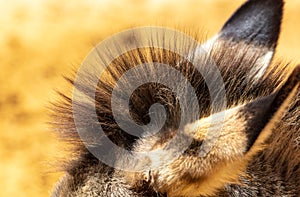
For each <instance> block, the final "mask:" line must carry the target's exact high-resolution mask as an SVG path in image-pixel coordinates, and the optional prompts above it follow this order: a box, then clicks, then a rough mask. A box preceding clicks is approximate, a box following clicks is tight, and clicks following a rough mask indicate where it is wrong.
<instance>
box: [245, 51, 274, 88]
mask: <svg viewBox="0 0 300 197" xmlns="http://www.w3.org/2000/svg"><path fill="white" fill-rule="evenodd" d="M273 55H274V51H268V52H267V53H266V54H265V55H263V56H261V57H260V58H259V59H258V60H257V62H256V64H255V65H254V67H253V68H252V69H251V71H250V73H249V75H248V76H249V78H250V80H251V81H252V82H253V83H257V82H258V81H259V80H260V79H261V78H262V77H263V76H264V74H265V72H266V70H267V69H268V67H269V65H270V63H271V61H272V58H273Z"/></svg>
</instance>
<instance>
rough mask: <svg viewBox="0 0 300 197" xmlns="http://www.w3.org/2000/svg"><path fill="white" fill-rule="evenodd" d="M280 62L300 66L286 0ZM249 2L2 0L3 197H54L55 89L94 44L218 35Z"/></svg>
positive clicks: (295, 26) (299, 16) (298, 39)
mask: <svg viewBox="0 0 300 197" xmlns="http://www.w3.org/2000/svg"><path fill="white" fill-rule="evenodd" d="M286 1H287V3H286V9H285V16H284V20H283V28H282V35H281V37H280V42H279V48H278V53H277V57H283V58H284V59H286V60H293V61H295V62H300V55H299V51H300V25H299V21H300V12H299V10H300V1H299V0H286ZM242 2H243V0H232V1H229V0H185V1H179V0H177V1H171V0H152V1H150V0H120V1H109V0H102V1H100V0H98V1H96V0H95V1H92V0H72V1H67V0H45V1H34V0H12V1H5V0H2V1H1V0H0V185H1V189H0V196H49V194H50V190H51V187H52V185H53V183H54V182H55V181H56V180H57V178H58V176H59V174H58V173H49V172H51V171H53V169H54V168H53V167H51V165H50V163H51V162H52V161H53V158H55V157H57V156H58V155H60V154H61V153H60V151H59V150H60V149H59V147H58V145H57V142H56V139H55V138H54V137H53V136H52V135H51V134H50V132H49V129H48V126H47V124H46V121H47V115H46V113H47V109H46V106H47V105H48V102H49V101H53V100H54V99H55V97H56V94H55V93H54V91H53V89H58V90H62V91H63V90H64V89H66V88H67V86H66V83H65V82H64V80H63V79H62V77H61V75H62V74H67V73H69V71H71V69H72V68H74V67H77V65H78V64H79V63H80V62H81V61H82V60H83V58H84V57H85V55H86V54H87V53H88V52H89V50H91V49H92V47H93V45H95V44H97V43H98V42H100V41H101V40H102V39H104V38H105V37H107V36H109V35H110V34H112V33H116V32H118V31H120V30H123V29H125V28H129V27H134V26H139V25H167V26H170V27H174V26H175V27H176V26H179V27H185V28H189V29H191V30H198V29H200V30H201V31H202V32H203V33H204V35H206V37H208V36H211V35H213V34H214V33H215V32H217V31H218V30H219V29H220V28H221V26H222V24H223V23H224V22H225V20H226V19H227V18H228V17H229V16H230V15H231V13H232V12H233V11H234V10H235V9H236V8H237V7H238V6H239V5H240V4H241V3H242Z"/></svg>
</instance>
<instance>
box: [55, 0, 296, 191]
mask: <svg viewBox="0 0 300 197" xmlns="http://www.w3.org/2000/svg"><path fill="white" fill-rule="evenodd" d="M282 6H283V2H282V1H280V0H278V1H271V0H266V1H262V0H261V1H260V0H250V1H248V2H247V3H246V4H245V5H244V6H242V7H241V9H239V10H238V11H237V12H236V13H235V14H234V15H233V16H232V17H231V19H230V20H229V21H228V22H227V23H226V24H225V26H224V27H223V29H222V30H221V32H220V33H219V34H218V35H217V36H216V37H215V39H214V41H213V43H210V45H209V46H208V45H205V44H204V45H203V46H205V48H206V49H208V55H204V54H199V53H198V52H197V50H195V49H194V48H193V46H188V45H187V43H186V42H185V41H184V40H181V39H178V40H179V41H178V43H176V46H177V47H185V48H188V49H189V51H190V53H189V54H191V55H192V56H193V57H194V58H195V57H197V58H200V62H201V63H200V64H198V65H193V64H192V63H191V62H190V61H188V60H187V59H185V58H184V57H181V56H179V55H178V54H175V53H173V52H170V51H168V50H163V49H156V48H152V47H147V48H141V49H137V50H133V51H128V52H127V53H126V54H123V55H121V56H119V57H118V58H116V59H115V60H114V61H113V62H112V63H111V65H109V67H107V69H106V70H105V72H104V73H103V74H102V75H101V76H98V77H99V83H98V85H97V87H94V86H93V85H92V84H91V81H90V79H91V78H92V76H93V73H94V72H93V70H91V71H90V72H89V73H85V76H84V77H83V78H81V79H80V81H79V85H77V86H76V87H77V88H78V89H79V90H80V91H81V92H82V93H83V95H85V98H86V99H88V100H90V101H92V102H91V103H93V105H90V104H88V103H85V102H80V101H74V100H72V98H70V97H68V96H65V95H64V94H61V96H62V100H61V101H60V102H58V103H57V104H55V105H54V106H53V108H54V114H53V117H54V118H53V120H54V121H53V126H54V128H55V130H57V131H58V132H59V135H60V137H61V138H62V139H63V140H66V141H67V142H69V143H70V144H72V147H73V149H72V150H70V151H71V152H72V153H73V156H72V158H68V159H66V161H65V162H64V164H63V166H64V170H65V171H66V175H65V176H64V177H63V178H62V179H61V180H60V181H59V183H57V185H56V187H55V189H54V192H53V194H52V195H53V196H54V197H58V196H299V195H300V193H299V191H300V159H299V158H300V124H299V119H300V105H299V104H300V91H299V90H300V87H299V83H300V67H299V66H298V67H296V66H293V65H289V64H284V63H281V62H279V61H274V62H273V63H270V62H271V59H272V56H273V53H274V50H275V47H276V43H277V39H278V36H279V31H280V22H281V15H282ZM258 8H260V12H259V14H260V15H261V16H265V17H263V18H265V20H264V21H261V20H262V19H261V17H259V16H260V15H257V14H255V13H256V12H258ZM245 17H247V20H248V22H249V21H250V22H249V25H248V26H240V25H239V24H241V23H243V20H245ZM258 22H259V23H258ZM255 24H258V25H255ZM239 27H240V28H241V30H236V31H234V29H235V28H239ZM260 30H261V31H260ZM248 33H249V34H248ZM162 39H166V38H165V37H163V38H162ZM151 41H152V39H150V43H151ZM131 42H138V41H137V40H134V37H133V40H131ZM150 46H151V45H150ZM111 47H112V49H111V50H119V48H120V47H123V46H111ZM100 56H101V54H100ZM102 58H103V57H102ZM210 59H212V60H213V61H214V62H215V63H216V65H217V67H218V69H219V71H220V73H221V76H222V78H223V81H224V84H225V90H226V100H227V106H226V109H225V111H218V112H216V113H214V114H211V110H212V102H213V101H212V100H211V99H210V92H209V91H208V87H207V85H206V83H205V81H204V79H203V77H202V76H201V73H199V72H198V69H199V68H202V67H203V68H205V67H206V66H208V65H209V64H210V62H209V61H210ZM154 62H160V63H164V64H167V65H169V66H170V67H172V68H174V69H176V70H178V71H179V72H180V73H181V74H182V75H183V76H184V77H185V78H186V79H187V80H188V82H189V83H190V84H191V85H192V87H193V88H194V89H195V92H196V95H197V101H194V100H188V99H187V100H185V101H184V105H191V104H193V102H197V103H198V104H199V109H197V110H196V109H195V111H189V112H188V113H191V114H192V118H191V119H187V120H185V121H186V125H185V127H184V130H183V131H179V129H178V127H179V125H178V122H179V120H180V118H181V116H182V115H181V113H187V112H182V110H181V109H182V108H181V107H180V104H179V103H180V102H179V101H178V97H177V95H175V94H174V92H172V91H171V90H170V89H169V88H168V87H166V86H164V85H163V84H159V83H147V84H144V85H142V86H140V87H139V88H137V89H136V90H135V91H134V92H133V93H132V94H131V93H130V92H128V91H127V90H126V88H119V89H118V95H119V96H128V95H129V96H130V115H131V117H132V119H133V120H134V121H135V122H136V123H138V124H141V125H145V124H147V123H149V121H150V116H149V109H150V107H151V106H152V105H153V104H155V103H160V104H161V105H163V106H164V108H165V110H166V114H167V119H166V122H165V124H164V125H163V127H162V129H161V130H160V131H159V132H158V133H156V134H154V135H151V136H149V135H148V133H145V131H143V130H140V131H135V132H136V133H140V135H139V136H138V137H137V136H133V135H130V134H128V133H126V132H125V131H123V130H122V129H121V128H120V127H119V125H118V124H117V123H116V121H115V119H114V117H113V114H112V109H111V96H112V91H113V90H114V89H115V88H117V87H116V83H117V81H118V80H119V79H120V77H121V76H122V75H123V74H124V73H125V72H126V71H128V70H130V69H131V68H134V67H135V66H137V65H139V64H142V63H149V68H148V69H146V70H143V71H142V72H140V73H136V77H137V79H142V78H143V77H144V76H145V75H159V76H161V77H164V73H156V71H155V69H154ZM99 66H101V65H99ZM210 76H211V78H214V77H215V75H214V73H210ZM68 80H69V81H70V82H71V83H74V82H73V80H72V79H68ZM170 80H171V81H172V79H170ZM174 84H175V85H176V88H177V90H178V91H180V92H181V94H182V95H181V96H183V97H184V98H185V95H188V92H186V91H187V90H186V84H177V83H176V80H174ZM123 85H124V87H132V86H134V84H131V83H130V82H128V83H125V84H123ZM95 88H96V90H97V91H96V95H95V97H93V96H90V95H88V94H86V92H88V90H90V89H95ZM219 88H220V87H218V84H217V83H215V84H214V83H213V90H214V91H216V92H215V93H216V94H218V91H219ZM186 97H187V96H186ZM73 107H77V108H78V109H79V111H77V112H76V113H79V114H80V117H82V119H80V120H81V121H80V122H79V124H77V125H76V127H77V128H78V127H80V128H85V129H86V130H87V131H91V132H92V130H93V128H95V127H99V126H101V127H102V128H103V130H104V133H105V135H106V136H108V137H109V139H110V140H111V141H112V142H114V143H115V144H117V145H118V146H119V147H122V148H124V149H127V150H130V151H151V150H161V149H163V148H164V147H165V146H167V143H168V141H169V140H171V139H173V137H174V136H175V135H177V134H178V133H179V132H183V134H184V135H186V136H189V137H191V138H193V141H192V143H191V145H190V146H189V147H188V148H187V149H186V150H183V153H182V155H180V156H179V157H178V158H176V159H175V160H173V161H171V162H167V163H165V162H164V160H163V159H160V158H169V157H172V153H166V152H161V154H160V153H159V152H158V154H156V155H149V157H148V158H147V160H145V161H141V163H140V164H139V165H146V166H148V170H145V171H142V172H127V171H122V170H117V169H114V168H112V167H110V166H107V165H105V164H103V163H102V162H101V161H99V160H98V159H97V158H95V156H93V155H92V154H91V153H90V152H89V150H88V149H87V147H86V146H85V145H84V144H83V143H82V141H81V139H80V137H79V135H78V133H77V128H76V127H75V123H74V119H73V115H74V114H73V113H74V111H73V110H72V109H73ZM94 107H96V114H97V120H98V121H97V122H90V119H89V117H90V116H91V115H90V114H92V112H93V111H94V110H95V109H94ZM123 110H124V109H123V108H122V107H120V108H119V109H118V112H119V113H120V114H122V111H123ZM222 112H225V118H224V120H223V121H221V120H220V121H219V119H220V113H222ZM193 114H200V118H199V119H197V120H194V118H195V117H194V116H193ZM211 119H214V120H216V121H214V124H213V125H212V124H210V120H211ZM220 124H222V125H223V127H222V130H221V135H220V136H219V138H218V140H217V141H216V143H215V144H214V146H213V147H212V149H211V150H210V151H209V152H207V154H206V156H204V157H199V155H198V154H199V151H200V147H201V145H203V144H204V143H206V144H209V143H210V142H209V140H208V139H207V132H208V129H212V131H214V129H217V128H218V126H219V125H220ZM103 137H104V136H100V137H97V138H96V139H93V142H94V143H93V144H88V146H89V148H95V149H97V150H101V149H103V147H104V145H103V144H102V138H103ZM102 154H103V155H107V156H115V157H117V156H118V153H115V152H112V151H111V150H107V149H105V150H102Z"/></svg>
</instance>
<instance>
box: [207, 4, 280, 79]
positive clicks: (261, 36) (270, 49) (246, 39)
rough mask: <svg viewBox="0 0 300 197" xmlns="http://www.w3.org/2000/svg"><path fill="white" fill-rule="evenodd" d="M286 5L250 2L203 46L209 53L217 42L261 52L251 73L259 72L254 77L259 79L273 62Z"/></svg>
mask: <svg viewBox="0 0 300 197" xmlns="http://www.w3.org/2000/svg"><path fill="white" fill-rule="evenodd" d="M283 5H284V2H283V0H248V1H247V2H246V3H245V4H244V5H242V6H241V7H240V8H239V9H238V10H237V11H236V12H235V13H234V14H233V15H232V16H231V17H230V18H229V20H228V21H227V22H226V23H225V25H224V26H223V28H222V29H221V31H220V32H219V33H218V34H217V35H216V36H214V37H213V38H212V39H210V40H209V41H207V42H206V43H204V44H203V45H201V47H202V48H203V49H205V50H206V51H210V50H211V49H212V46H213V45H214V43H218V42H219V41H226V42H227V43H228V42H229V43H231V44H233V45H235V44H236V43H239V42H243V43H246V44H249V45H251V47H254V48H255V49H256V51H259V53H260V57H259V59H258V61H257V62H258V63H257V64H255V65H253V68H251V72H250V73H253V74H255V73H256V74H255V77H254V78H255V79H260V78H261V77H262V76H263V74H264V72H265V71H266V70H267V68H268V66H269V65H270V63H271V61H272V59H273V55H274V51H275V48H276V45H277V41H278V37H279V34H280V27H281V20H282V14H283ZM228 50H230V49H228ZM237 58H239V57H237ZM241 58H242V57H241ZM250 75H251V74H250ZM250 78H253V76H252V75H251V76H250Z"/></svg>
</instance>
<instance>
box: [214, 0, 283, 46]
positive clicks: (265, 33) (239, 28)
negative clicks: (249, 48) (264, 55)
mask: <svg viewBox="0 0 300 197" xmlns="http://www.w3.org/2000/svg"><path fill="white" fill-rule="evenodd" d="M283 4H284V2H283V0H248V1H247V2H246V3H245V4H244V5H243V6H241V7H240V8H239V9H238V10H237V11H236V12H235V13H234V14H233V16H232V17H231V18H230V19H229V20H228V21H227V22H226V23H225V25H224V26H223V28H222V30H221V32H220V37H221V38H223V39H224V38H225V39H231V40H232V41H237V42H239V41H244V42H246V43H253V44H258V45H261V46H265V47H268V48H275V47H276V44H277V40H278V37H279V33H280V26H281V19H282V13H283Z"/></svg>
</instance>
